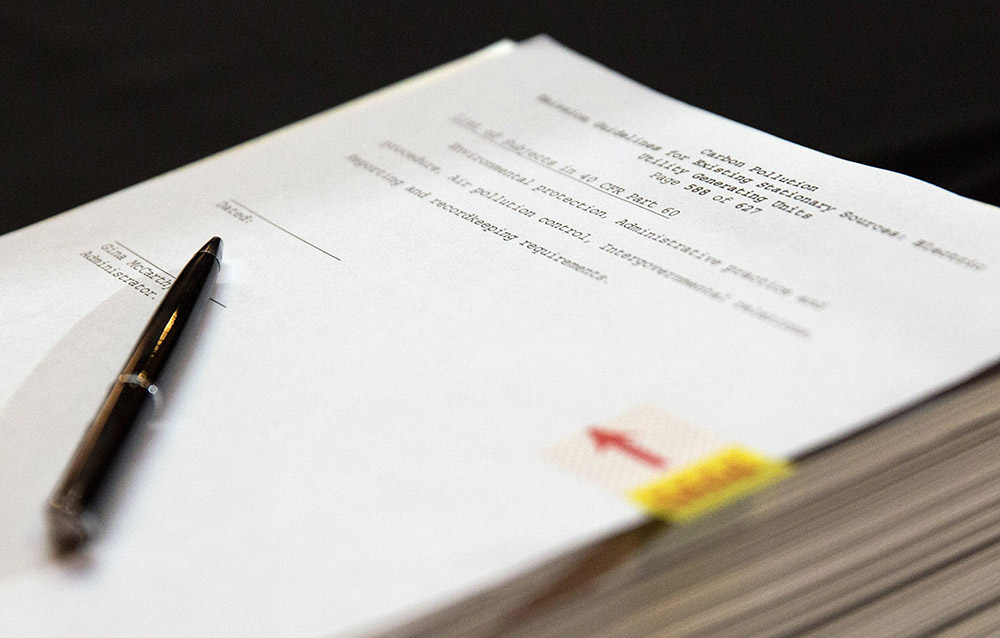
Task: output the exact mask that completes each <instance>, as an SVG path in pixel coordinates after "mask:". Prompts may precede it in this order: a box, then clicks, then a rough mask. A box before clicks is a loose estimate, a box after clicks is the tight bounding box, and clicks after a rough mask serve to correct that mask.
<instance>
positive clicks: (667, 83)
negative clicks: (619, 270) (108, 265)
mask: <svg viewBox="0 0 1000 638" xmlns="http://www.w3.org/2000/svg"><path fill="white" fill-rule="evenodd" d="M873 4H874V3H871V2H845V1H843V0H841V1H838V2H796V3H786V4H783V5H777V6H775V5H774V4H772V3H764V2H760V1H759V0H758V1H756V2H671V1H662V2H647V3H635V2H632V3H630V2H615V3H612V2H606V3H596V2H595V3H586V2H581V1H575V2H541V1H539V2H536V3H526V2H502V1H497V2H490V3H472V2H459V1H454V0H449V1H442V2H404V1H398V2H384V3H379V2H372V1H371V0H362V1H356V0H341V1H326V2H320V1H312V2H308V1H297V2H270V3H259V4H258V3H247V2H236V1H232V0H225V1H221V0H220V1H216V2H182V1H178V2H144V3H132V4H128V5H124V6H120V5H118V4H117V3H110V2H97V3H80V2H47V3H26V2H15V1H10V2H2V3H0V53H2V55H0V100H2V104H3V108H2V111H0V113H2V118H0V140H2V141H3V144H4V149H3V161H2V162H0V193H2V194H3V206H2V207H0V232H5V231H9V230H12V229H15V228H18V227H21V226H24V225H26V224H29V223H32V222H34V221H37V220H40V219H43V218H45V217H48V216H50V215H53V214H56V213H59V212H61V211H63V210H66V209H68V208H71V207H73V206H76V205H79V204H82V203H85V202H87V201H89V200H91V199H94V198H96V197H100V196H102V195H105V194H108V193H111V192H114V191H115V190H118V189H120V188H123V187H125V186H128V185H130V184H133V183H136V182H139V181H142V180H144V179H147V178H149V177H152V176H154V175H157V174H159V173H162V172H164V171H167V170H169V169H172V168H176V167H178V166H181V165H183V164H186V163H188V162H190V161H193V160H196V159H198V158H200V157H203V156H205V155H208V154H210V153H213V152H215V151H219V150H222V149H224V148H227V147H229V146H232V145H233V144H236V143H239V142H241V141H244V140H247V139H250V138H252V137H254V136H257V135H260V134H262V133H265V132H267V131H269V130H272V129H274V128H277V127H279V126H282V125H284V124H288V123H290V122H293V121H295V120H297V119H300V118H302V117H305V116H307V115H311V114H313V113H316V112H318V111H321V110H324V109H326V108H329V107H331V106H334V105H336V104H339V103H341V102H344V101H345V100H348V99H350V98H353V97H356V96H358V95H361V94H364V93H366V92H368V91H371V90H374V89H376V88H379V87H381V86H383V85H385V84H388V83H391V82H393V81H396V80H400V79H403V78H405V77H408V76H410V75H412V74H414V73H417V72H420V71H423V70H425V69H428V68H430V67H433V66H435V65H437V64H441V63H443V62H446V61H448V60H451V59H454V58H456V57H459V56H461V55H464V54H467V53H470V52H472V51H474V50H476V49H478V48H481V47H483V46H485V45H487V44H490V43H491V42H494V41H496V40H499V39H501V38H504V37H509V38H513V39H523V38H526V37H529V36H531V35H534V34H536V33H548V34H549V35H551V36H553V37H554V38H556V39H557V40H559V41H561V42H562V43H563V44H565V45H567V46H569V47H571V48H573V49H575V50H577V51H579V52H580V53H583V54H584V55H587V56H589V57H591V58H593V59H595V60H597V61H599V62H601V63H603V64H605V65H607V66H609V67H612V68H614V69H616V70H618V71H620V72H622V73H624V74H625V75H628V76H630V77H632V78H634V79H636V80H638V81H639V82H642V83H643V84H646V85H648V86H651V87H653V88H655V89H657V90H659V91H661V92H663V93H666V94H668V95H671V96H673V97H676V98H678V99H681V100H683V101H685V102H688V103H690V104H693V105H696V106H699V107H702V108H705V109H708V110H710V111H713V112H716V113H719V114H721V115H724V116H726V117H729V118H732V119H734V120H737V121H740V122H743V123H745V124H749V125H751V126H754V127H756V128H759V129H762V130H764V131H767V132H770V133H774V134H775V135H778V136H780V137H783V138H786V139H789V140H792V141H795V142H798V143H801V144H804V145H806V146H810V147H812V148H816V149H818V150H821V151H824V152H827V153H830V154H833V155H836V156H839V157H844V158H847V159H851V160H855V161H859V162H863V163H867V164H873V165H876V166H881V167H885V168H889V169H892V170H896V171H900V172H903V173H907V174H910V175H913V176H916V177H919V178H921V179H925V180H927V181H930V182H933V183H936V184H938V185H941V186H943V187H945V188H948V189H949V190H953V191H955V192H958V193H960V194H963V195H967V196H969V197H973V198H976V199H981V200H984V201H988V202H991V203H994V204H1000V74H998V71H1000V2H996V1H993V2H940V3H936V5H935V6H930V7H928V6H926V5H922V6H921V7H920V8H916V7H915V6H910V3H892V4H890V5H888V6H883V7H878V6H872V5H873Z"/></svg>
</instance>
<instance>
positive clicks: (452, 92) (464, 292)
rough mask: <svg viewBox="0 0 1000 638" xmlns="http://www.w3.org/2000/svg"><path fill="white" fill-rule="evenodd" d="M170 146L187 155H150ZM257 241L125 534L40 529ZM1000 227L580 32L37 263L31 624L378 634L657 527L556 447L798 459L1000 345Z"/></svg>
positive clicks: (20, 434) (1, 291)
mask: <svg viewBox="0 0 1000 638" xmlns="http://www.w3.org/2000/svg"><path fill="white" fill-rule="evenodd" d="M151 152H155V149H151ZM213 235H219V236H221V237H222V238H223V239H224V241H225V253H224V257H223V267H222V271H221V274H220V278H219V282H218V284H217V287H216V289H215V290H214V291H213V301H214V302H213V303H210V304H209V305H208V307H207V311H206V313H204V316H203V318H202V321H201V322H200V325H199V326H198V327H197V331H196V333H197V334H196V335H194V336H193V337H191V340H190V344H191V346H190V348H188V349H187V350H186V351H185V352H184V356H182V357H180V360H179V361H177V362H175V372H174V373H173V375H172V376H173V378H171V379H166V380H164V382H163V383H162V390H163V391H162V393H161V394H162V395H163V400H162V401H161V402H159V404H158V405H156V406H155V408H154V409H153V410H152V411H151V414H150V415H149V418H148V420H147V423H146V424H145V427H144V428H143V431H142V433H141V435H140V436H139V437H138V440H137V441H136V444H135V445H134V450H133V452H132V453H131V459H132V461H131V463H130V464H129V465H128V466H127V467H126V468H124V470H123V474H124V475H125V480H122V481H121V482H120V485H119V486H117V487H116V492H115V495H114V501H113V504H112V507H111V512H109V513H108V515H107V516H106V523H105V528H104V530H103V533H102V535H101V536H100V537H99V538H98V539H97V540H96V541H95V542H94V543H93V544H92V545H91V546H90V547H89V548H88V551H87V553H86V554H85V555H84V556H81V557H79V558H78V560H75V561H56V560H54V559H53V558H52V557H51V556H50V555H49V553H48V549H47V546H46V542H45V531H44V526H43V524H42V523H43V521H42V515H41V509H42V503H43V502H44V500H45V498H46V496H47V494H48V493H49V491H50V490H51V489H52V487H53V486H54V485H55V482H56V480H57V478H58V476H59V474H60V472H61V470H62V468H63V466H64V465H65V463H66V460H67V459H68V458H69V456H70V454H71V453H72V451H73V449H74V447H75V446H76V444H77V442H78V440H79V437H80V435H81V434H82V432H83V430H84V429H85V427H86V425H87V424H88V422H89V420H90V419H91V418H92V417H93V414H94V411H95V410H96V408H97V406H98V405H99V404H100V402H101V400H102V399H103V395H104V393H105V392H106V391H107V387H108V384H109V383H110V381H111V380H112V379H113V378H114V377H115V375H116V374H117V371H118V370H119V368H120V366H121V365H122V363H123V362H124V360H125V357H126V355H127V354H128V352H129V350H130V348H131V347H132V345H133V344H134V342H135V339H136V338H137V337H138V335H139V333H140V331H141V329H142V326H143V325H144V323H145V322H146V320H147V319H148V318H149V316H150V315H151V314H152V313H153V310H154V309H155V307H156V305H157V303H158V301H159V299H160V298H162V295H163V291H164V290H165V289H166V288H167V287H168V286H169V285H170V283H171V282H172V281H173V277H174V276H175V275H176V274H177V273H178V271H179V269H180V268H181V267H182V266H183V264H184V263H185V261H186V260H187V259H188V258H190V256H191V255H192V254H193V252H194V251H195V250H197V248H198V247H200V246H201V245H203V244H204V243H205V241H207V240H208V239H209V238H210V237H211V236H213ZM998 240H1000V211H998V210H997V209H995V208H993V207H991V206H988V205H985V204H982V203H978V202H975V201H971V200H968V199H964V198H962V197H959V196H957V195H954V194H951V193H948V192H946V191H944V190H941V189H939V188H936V187H934V186H931V185H928V184H926V183H923V182H920V181H917V180H914V179H911V178H908V177H904V176H900V175H897V174H893V173H889V172H885V171H882V170H877V169H873V168H869V167H865V166H860V165H857V164H853V163H849V162H846V161H842V160H839V159H836V158H832V157H829V156H826V155H823V154H821V153H818V152H815V151H811V150H809V149H806V148H803V147H800V146H797V145H795V144H791V143H788V142H785V141H782V140H780V139H777V138H775V137H772V136H770V135H767V134H764V133H761V132H759V131H756V130H753V129H751V128H748V127H746V126H743V125H740V124H738V123H735V122H732V121H729V120H726V119H724V118H721V117H718V116H716V115H713V114H711V113H707V112H705V111H702V110H700V109H697V108H694V107H691V106H689V105H686V104H683V103H681V102H678V101H676V100H673V99H671V98H669V97H665V96H663V95H660V94H658V93H656V92H654V91H652V90H650V89H648V88H645V87H643V86H641V85H639V84H637V83H635V82H633V81H631V80H629V79H627V78H625V77H622V76H621V75H618V74H616V73H615V72H613V71H610V70H608V69H607V68H604V67H602V66H600V65H599V64H597V63H595V62H593V61H590V60H588V59H586V58H584V57H581V56H580V55H577V54H575V53H573V52H572V51H569V50H567V49H565V48H564V47H562V46H560V45H559V44H557V43H555V42H553V41H552V40H550V39H548V38H545V37H538V38H534V39H531V40H529V41H527V42H525V43H521V44H517V45H515V44H512V43H501V44H498V45H496V46H494V47H491V48H489V49H487V50H485V51H484V52H482V53H480V54H478V55H475V56H472V57H470V58H468V59H464V60H461V61H458V62H456V63H453V64H451V65H448V66H447V67H445V68H442V69H440V70H437V71H434V72H431V73H429V74H425V75H423V76H418V77H417V78H415V79H413V80H409V81H407V82H404V83H402V84H401V85H398V86H396V87H393V88H391V89H388V90H383V91H380V92H377V93H375V94H373V95H371V96H368V97H366V98H362V99H360V100H356V101H354V102H351V103H349V104H347V105H344V106H341V107H338V108H335V109H333V110H331V111H328V112H326V113H322V114H320V115H317V116H315V117H313V118H310V119H307V120H305V121H303V122H300V123H298V124H295V125H292V126H290V127H287V128H285V129H282V130H279V131H277V132H275V133H272V134H270V135H267V136H265V137H262V138H260V139H257V140H254V141H252V142H249V143H246V144H244V145H242V146H239V147H236V148H234V149H231V150H229V151H226V152H224V153H221V154H219V155H217V156H214V157H211V158H208V159H206V160H202V161H200V162H197V163H195V164H193V165H190V166H187V167H185V168H182V169H179V170H177V171H174V172H172V173H168V174H166V175H164V176H161V177H159V178H156V179H153V180H150V181H149V182H146V183H143V184H139V185H137V186H134V187H132V188H129V189H126V190H124V191H122V192H119V193H116V194H114V195H111V196H108V197H106V198H103V199H101V200H98V201H95V202H93V203H91V204H88V205H86V206H83V207H80V208H78V209H75V210H73V211H70V212H67V213H65V214H63V215H60V216H58V217H55V218H53V219H51V220H48V221H46V222H43V223H40V224H36V225H34V226H31V227H28V228H25V229H22V230H20V231H17V232H14V233H11V234H8V235H6V236H4V237H2V238H0V298H2V299H3V306H4V320H3V330H0V352H3V353H4V373H3V374H2V375H0V440H2V445H0V514H2V516H0V547H2V548H3V549H2V550H0V552H2V553H3V555H2V556H0V619H2V620H0V633H2V634H3V635H5V636H21V635H38V636H51V635H64V634H65V635H68V634H72V635H95V636H96V635H102V636H103V635H108V634H121V633H123V630H125V629H127V631H125V633H129V634H131V635H143V636H161V635H162V636H168V635H169V636H175V635H212V636H229V635H233V636H242V635H284V636H303V637H315V636H320V635H353V634H355V633H358V632H366V631H372V630H375V629H378V628H385V627H391V626H392V625H393V624H394V623H398V622H401V621H403V620H405V619H407V618H412V617H414V616H416V615H419V614H422V613H427V612H429V611H432V610H433V609H435V608H436V607H439V606H441V605H443V604H446V603H447V602H449V601H452V600H455V599H458V598H460V597H462V596H464V595H468V594H469V593H471V592H474V591H475V590H476V589H478V588H482V587H485V586H488V585H490V584H492V583H496V582H499V581H500V580H502V579H504V578H507V577H509V576H511V575H513V574H516V573H518V572H519V571H520V570H524V569H526V568H528V567H530V566H531V565H533V564H535V563H537V561H540V560H544V559H546V558H547V557H552V556H554V555H556V554H557V553H558V552H561V551H565V550H567V549H569V548H573V547H577V546H579V545H580V544H582V543H586V542H588V541H591V540H593V539H595V538H597V537H600V536H602V535H606V534H609V533H612V532H614V531H616V530H620V529H622V528H624V527H625V526H628V525H632V524H635V523H636V522H638V521H640V520H641V515H640V514H638V513H637V512H636V511H635V510H634V508H632V507H631V506H630V505H629V504H627V503H626V502H625V501H624V500H623V498H622V497H621V495H620V494H614V493H611V492H608V491H605V490H604V489H602V488H600V487H599V486H595V485H594V484H592V483H590V482H588V481H587V480H585V479H584V478H581V477H579V476H578V475H576V474H574V473H572V472H568V471H567V470H566V469H564V468H563V467H561V466H560V465H558V464H556V463H554V462H552V461H551V460H550V459H549V457H548V456H547V453H546V450H549V449H550V448H552V447H553V446H557V445H558V444H560V442H562V441H565V440H568V439H572V438H573V437H578V436H581V435H582V434H581V433H584V432H586V431H587V428H588V427H591V426H594V425H595V424H600V423H606V422H611V421H615V420H616V419H619V418H620V417H621V415H627V414H630V413H632V411H634V410H636V409H640V408H641V409H648V408H651V409H655V410H657V411H659V412H661V413H665V414H669V415H671V418H676V419H677V420H678V421H679V422H683V423H686V424H689V425H690V426H691V427H692V428H696V429H697V430H698V431H703V432H706V433H709V434H710V435H711V436H713V437H716V438H718V439H719V440H724V441H729V442H733V443H738V444H741V445H744V446H746V447H748V448H750V449H753V450H757V451H759V452H762V453H765V454H769V455H772V456H778V457H789V456H794V455H796V454H798V453H802V452H804V451H807V450H809V449H811V448H814V447H816V446H818V445H822V444H825V443H829V442H832V441H835V440H836V439H838V438H839V437H842V436H844V435H846V434H848V433H850V432H852V431H854V430H856V429H857V428H859V427H862V426H863V425H865V424H867V423H870V422H872V420H874V419H877V418H879V417H880V416H884V415H887V414H888V413H891V412H892V411H895V410H898V409H900V408H902V407H905V406H907V405H909V404H912V403H913V402H914V401H917V400H919V399H921V398H923V397H926V396H928V395H929V394H930V393H933V392H935V391H937V390H940V389H942V388H944V387H947V386H948V385H950V384H954V383H956V382H958V381H960V380H962V379H964V378H967V377H969V376H970V375H972V374H974V373H975V372H976V371H978V370H980V369H982V368H983V367H984V366H986V365H987V364H989V363H991V362H993V361H994V360H995V359H997V357H998V355H1000V329H998V328H997V325H998V324H997V317H998V316H1000V262H998V261H997V251H996V246H997V242H998Z"/></svg>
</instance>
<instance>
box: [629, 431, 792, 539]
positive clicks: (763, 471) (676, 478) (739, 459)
mask: <svg viewBox="0 0 1000 638" xmlns="http://www.w3.org/2000/svg"><path fill="white" fill-rule="evenodd" d="M791 473H792V466H791V463H789V462H788V461H779V460H776V459H770V458H767V457H765V456H762V455H760V454H757V453H755V452H751V451H750V450H747V449H745V448H742V447H729V448H726V449H725V450H722V451H721V452H719V453H718V454H713V455H711V456H709V457H706V458H704V459H701V460H699V461H695V462H694V463H691V464H689V465H687V466H685V467H683V468H681V469H680V470H678V471H676V472H672V473H670V474H668V475H666V476H663V477H660V478H658V479H656V480H655V481H653V482H651V483H648V484H646V485H641V486H639V487H636V488H633V489H632V490H630V491H629V498H630V499H631V500H632V501H634V502H635V503H638V504H639V505H640V506H641V507H642V508H643V509H644V510H645V511H646V512H647V513H649V514H651V515H653V516H656V517H659V518H663V519H666V520H671V521H684V520H689V519H691V518H694V517H696V516H700V515H701V514H704V513H705V512H708V511H710V510H714V509H716V508H719V507H722V506H723V505H725V504H727V503H730V502H732V501H734V500H736V499H738V498H741V497H743V496H746V495H747V494H750V493H752V492H756V491H757V490H759V489H761V488H763V487H764V486H766V485H770V484H772V483H776V482H778V481H780V480H781V479H783V478H785V477H786V476H788V475H789V474H791Z"/></svg>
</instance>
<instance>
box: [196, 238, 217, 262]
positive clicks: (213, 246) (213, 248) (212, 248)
mask: <svg viewBox="0 0 1000 638" xmlns="http://www.w3.org/2000/svg"><path fill="white" fill-rule="evenodd" d="M198 252H201V253H208V254H210V255H212V256H213V257H215V258H216V259H218V260H219V261H222V238H221V237H213V238H211V239H209V240H208V243H207V244H205V245H204V246H202V248H201V250H199V251H198Z"/></svg>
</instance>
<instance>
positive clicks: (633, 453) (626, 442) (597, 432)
mask: <svg viewBox="0 0 1000 638" xmlns="http://www.w3.org/2000/svg"><path fill="white" fill-rule="evenodd" d="M587 433H588V434H589V435H590V438H591V440H592V441H593V442H594V447H595V448H596V449H597V450H598V451H600V450H604V449H608V448H611V449H615V450H618V451H619V452H621V453H622V454H624V455H625V456H629V457H632V458H633V459H635V460H636V462H638V463H643V464H645V465H648V466H650V467H655V468H660V469H666V467H667V459H665V458H663V457H662V456H660V455H659V454H656V453H655V452H651V451H649V450H647V449H645V448H643V447H640V446H639V445H637V444H636V443H634V442H633V441H632V439H631V438H630V437H629V435H628V433H627V432H620V431H618V430H607V429H604V428H600V427H592V428H589V429H588V430H587Z"/></svg>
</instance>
